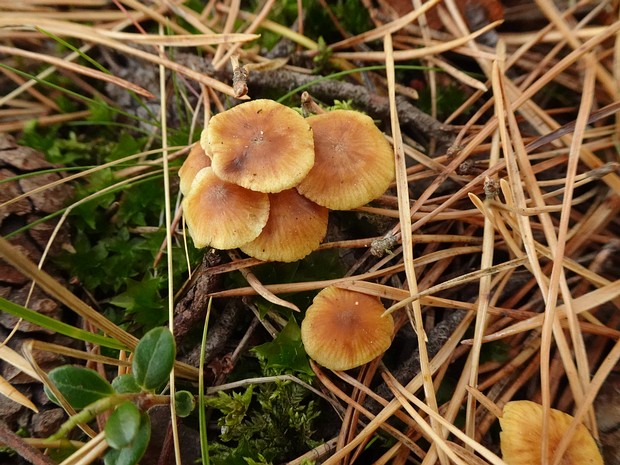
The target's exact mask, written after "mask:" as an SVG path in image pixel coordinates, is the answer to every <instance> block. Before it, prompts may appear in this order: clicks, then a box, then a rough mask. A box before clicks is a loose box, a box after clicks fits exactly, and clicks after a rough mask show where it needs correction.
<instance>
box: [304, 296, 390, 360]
mask: <svg viewBox="0 0 620 465" xmlns="http://www.w3.org/2000/svg"><path fill="white" fill-rule="evenodd" d="M384 311H385V308H384V307H383V305H382V304H381V301H380V300H379V299H378V298H377V297H373V296H369V295H367V294H362V293H360V292H355V291H349V290H346V289H341V288H338V287H335V286H330V287H327V288H325V289H323V290H322V291H321V292H319V293H318V294H317V295H316V297H315V298H314V300H313V302H312V305H311V306H310V307H309V308H308V310H307V311H306V316H305V318H304V320H303V321H302V323H301V340H302V342H303V344H304V347H305V349H306V353H307V354H308V355H309V356H310V358H312V359H313V360H315V361H316V362H317V363H319V364H320V365H323V366H324V367H325V368H329V369H331V370H349V369H351V368H355V367H358V366H360V365H363V364H364V363H367V362H370V361H371V360H373V359H374V358H376V357H378V356H379V355H381V354H382V353H383V352H385V351H386V350H387V349H388V347H389V346H390V344H391V343H392V333H393V332H394V321H393V320H392V316H391V315H389V314H388V315H386V316H382V314H383V312H384Z"/></svg>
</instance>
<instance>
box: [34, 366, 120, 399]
mask: <svg viewBox="0 0 620 465" xmlns="http://www.w3.org/2000/svg"><path fill="white" fill-rule="evenodd" d="M47 376H48V377H49V379H50V381H51V382H52V383H54V385H55V386H56V388H57V389H58V390H59V391H60V393H61V394H62V395H63V396H64V398H65V399H66V400H67V402H69V404H71V406H72V407H73V408H74V409H76V410H80V409H83V408H84V407H86V406H87V405H89V404H92V403H93V402H95V401H97V400H99V399H103V398H104V397H107V396H109V395H112V394H114V389H112V385H111V384H110V383H108V382H107V381H106V380H105V379H104V378H102V377H101V375H100V374H99V373H97V372H96V371H95V370H91V369H89V368H84V367H77V366H73V365H64V366H61V367H58V368H54V369H53V370H51V371H50V372H49V373H48V374H47ZM45 393H46V394H47V396H48V397H49V398H50V400H51V401H52V402H54V403H55V404H58V405H60V402H59V401H58V399H57V398H56V396H55V395H54V394H53V393H52V392H51V391H50V390H49V389H48V388H47V387H45Z"/></svg>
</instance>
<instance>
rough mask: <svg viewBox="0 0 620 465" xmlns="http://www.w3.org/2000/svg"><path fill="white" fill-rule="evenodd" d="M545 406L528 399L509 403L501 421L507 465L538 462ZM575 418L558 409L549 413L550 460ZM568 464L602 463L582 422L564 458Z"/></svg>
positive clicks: (501, 439) (599, 464) (593, 464)
mask: <svg viewBox="0 0 620 465" xmlns="http://www.w3.org/2000/svg"><path fill="white" fill-rule="evenodd" d="M542 418H543V408H542V405H540V404H537V403H535V402H530V401H528V400H518V401H513V402H508V403H507V404H506V405H505V406H504V409H503V414H502V417H501V418H500V419H499V424H500V426H501V428H502V432H501V433H500V443H501V449H502V457H503V459H504V461H505V462H506V463H507V464H508V465H538V464H540V463H542V461H541V442H542ZM572 420H573V417H571V416H570V415H568V414H566V413H564V412H561V411H559V410H555V409H551V410H550V412H549V463H551V457H552V456H553V453H554V452H555V449H556V448H557V446H558V444H559V443H560V440H561V439H562V437H563V436H564V434H565V432H566V430H567V429H568V426H569V425H570V423H571V421H572ZM561 463H562V464H565V465H603V459H602V457H601V454H600V452H599V450H598V447H597V445H596V443H595V442H594V439H593V438H592V435H591V434H590V432H589V431H588V430H587V428H586V427H585V426H583V425H582V424H580V425H579V426H578V427H577V431H576V432H575V435H574V436H573V439H572V440H571V442H570V444H569V446H568V449H567V450H566V453H565V454H564V457H563V459H562V462H561Z"/></svg>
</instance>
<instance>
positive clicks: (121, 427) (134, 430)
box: [105, 401, 141, 449]
mask: <svg viewBox="0 0 620 465" xmlns="http://www.w3.org/2000/svg"><path fill="white" fill-rule="evenodd" d="M140 420H141V418H140V410H138V407H136V406H135V405H134V404H133V403H132V402H129V401H127V402H124V403H122V404H121V405H119V406H118V407H117V409H116V410H114V412H112V414H111V415H110V418H108V421H107V423H106V424H105V439H106V441H108V444H109V445H110V447H112V448H114V449H122V448H123V447H127V446H129V445H130V444H131V442H132V441H133V440H134V439H135V438H136V435H137V434H138V431H139V428H140Z"/></svg>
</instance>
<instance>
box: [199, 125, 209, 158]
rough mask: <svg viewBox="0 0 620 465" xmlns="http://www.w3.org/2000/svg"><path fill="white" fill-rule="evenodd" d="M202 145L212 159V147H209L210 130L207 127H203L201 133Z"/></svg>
mask: <svg viewBox="0 0 620 465" xmlns="http://www.w3.org/2000/svg"><path fill="white" fill-rule="evenodd" d="M199 143H200V146H201V147H202V150H204V152H205V154H206V155H207V157H209V160H211V149H210V148H209V132H208V131H207V130H206V129H203V130H202V132H201V133H200V141H199Z"/></svg>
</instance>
